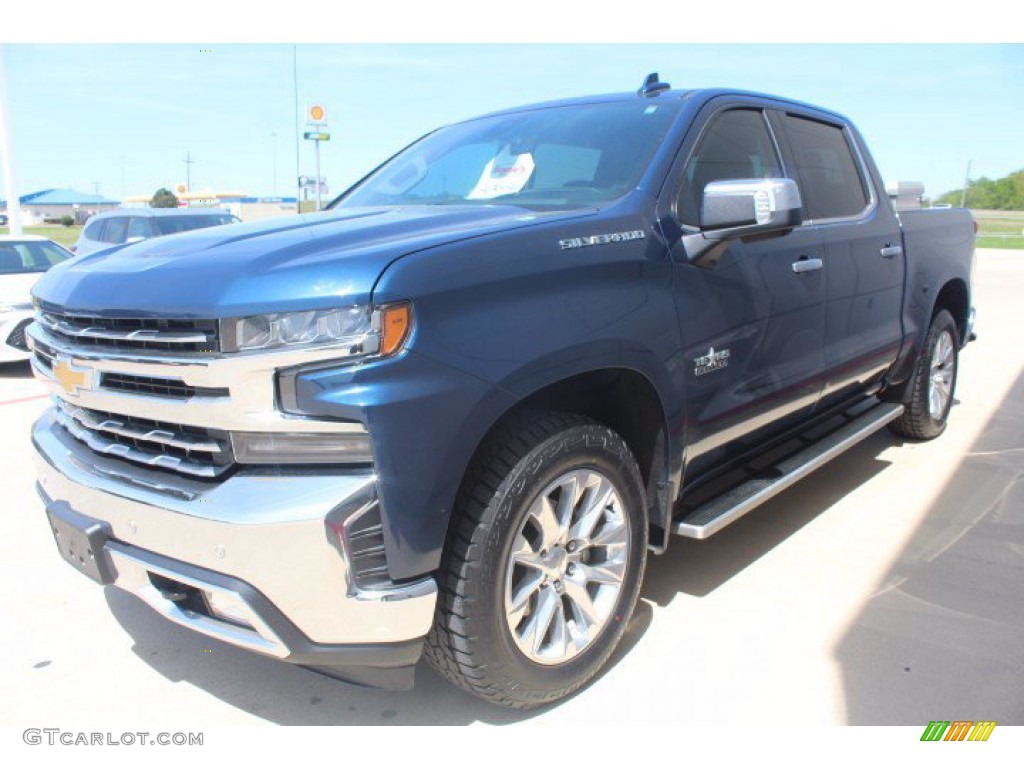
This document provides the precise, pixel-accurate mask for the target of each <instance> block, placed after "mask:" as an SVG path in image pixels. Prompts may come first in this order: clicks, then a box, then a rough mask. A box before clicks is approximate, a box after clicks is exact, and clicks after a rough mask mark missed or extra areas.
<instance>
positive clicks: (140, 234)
mask: <svg viewBox="0 0 1024 768" xmlns="http://www.w3.org/2000/svg"><path fill="white" fill-rule="evenodd" d="M237 221H239V219H238V217H237V216H232V215H231V214H230V213H228V212H227V211H223V210H219V209H203V208H124V209H121V210H116V211H105V212H103V213H98V214H96V215H95V216H93V217H92V218H91V219H89V221H88V222H87V223H86V225H85V228H84V229H82V234H81V235H80V236H79V237H78V242H77V243H75V245H74V246H73V247H72V248H71V250H72V251H74V252H75V253H76V254H77V255H79V256H84V255H87V254H90V253H95V252H96V251H101V250H103V249H104V248H112V247H113V246H115V245H122V244H124V243H135V242H138V241H139V240H148V239H149V238H151V237H161V236H163V235H174V234H177V233H178V232H188V231H189V230H192V229H203V228H204V227H218V226H220V225H222V224H233V223H235V222H237Z"/></svg>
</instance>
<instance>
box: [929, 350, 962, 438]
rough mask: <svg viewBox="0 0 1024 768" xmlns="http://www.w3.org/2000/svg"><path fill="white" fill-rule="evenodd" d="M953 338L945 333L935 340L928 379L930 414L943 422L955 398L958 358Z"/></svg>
mask: <svg viewBox="0 0 1024 768" xmlns="http://www.w3.org/2000/svg"><path fill="white" fill-rule="evenodd" d="M954 352H955V350H954V349H953V337H952V335H950V333H949V331H943V332H942V333H941V334H940V335H939V338H938V339H936V340H935V349H934V350H933V351H932V362H931V370H930V372H929V378H928V414H929V415H930V416H931V417H932V418H933V419H935V420H936V421H941V420H942V417H943V415H944V414H945V413H946V407H947V406H948V405H949V399H950V398H951V397H952V396H953V374H954V373H955V372H956V371H955V367H956V356H955V354H954Z"/></svg>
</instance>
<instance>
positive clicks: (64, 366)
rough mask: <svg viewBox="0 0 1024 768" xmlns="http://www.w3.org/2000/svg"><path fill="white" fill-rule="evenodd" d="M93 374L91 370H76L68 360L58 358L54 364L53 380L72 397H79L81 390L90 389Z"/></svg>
mask: <svg viewBox="0 0 1024 768" xmlns="http://www.w3.org/2000/svg"><path fill="white" fill-rule="evenodd" d="M91 373H92V371H91V370H90V369H89V368H76V367H75V366H74V365H73V364H72V362H71V361H70V360H68V359H66V358H58V359H57V360H56V361H55V362H54V364H53V378H55V379H56V380H57V381H58V382H59V383H60V385H61V386H62V387H63V388H64V391H65V392H67V393H68V394H71V395H77V394H78V392H79V390H82V389H89V380H90V379H91V378H92V377H91V375H90V374H91Z"/></svg>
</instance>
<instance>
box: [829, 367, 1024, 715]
mask: <svg viewBox="0 0 1024 768" xmlns="http://www.w3.org/2000/svg"><path fill="white" fill-rule="evenodd" d="M939 439H941V438H939ZM926 492H932V493H934V499H933V501H932V502H931V504H930V506H929V508H928V512H927V514H926V515H924V516H923V517H922V518H921V522H920V524H919V526H918V528H917V529H916V530H915V531H914V533H913V535H912V536H911V537H910V538H909V539H908V540H907V542H906V545H905V546H904V548H903V550H902V551H901V552H900V554H899V556H898V557H897V558H896V559H895V561H894V562H893V564H892V566H891V568H890V570H889V571H888V573H886V574H885V576H884V577H883V578H882V579H881V581H880V583H879V584H878V587H877V589H876V591H875V592H874V594H873V595H871V597H870V598H869V599H868V600H867V601H865V603H864V604H863V606H862V607H861V609H860V611H859V612H858V614H857V615H856V616H855V617H853V620H852V621H851V622H850V624H849V626H848V629H847V630H846V632H845V634H844V635H843V637H842V639H841V640H840V641H839V642H838V644H837V645H836V647H835V649H834V655H835V659H836V662H837V664H838V665H839V668H840V670H841V672H842V680H843V691H844V693H845V697H846V713H847V722H848V723H849V724H850V725H915V726H917V727H919V728H921V727H923V726H924V724H926V723H928V722H929V721H930V720H932V719H934V718H936V717H941V718H943V719H945V718H947V717H948V718H949V719H950V720H953V719H956V718H977V719H982V718H984V719H986V720H995V721H998V722H999V724H1000V725H1003V724H1004V723H1005V724H1008V725H1011V724H1012V725H1017V724H1021V723H1024V696H1022V695H1021V692H1022V691H1024V653H1022V649H1024V600H1022V599H1021V595H1022V594H1024V369H1022V372H1021V373H1020V374H1019V375H1018V376H1017V379H1016V381H1015V383H1014V384H1013V386H1012V387H1011V389H1010V390H1009V392H1008V394H1007V396H1006V397H1005V398H1004V399H1003V401H1002V402H1001V403H1000V404H999V406H998V407H997V408H996V409H995V410H994V411H993V412H992V416H991V417H990V419H989V421H988V422H987V423H986V424H985V426H984V428H983V429H982V430H981V431H980V433H979V434H978V437H977V438H976V439H975V441H974V443H973V444H972V446H971V447H970V449H969V450H968V451H967V452H966V453H964V454H963V456H962V457H961V459H960V462H959V464H958V466H957V468H956V470H955V471H953V472H951V473H949V475H948V477H947V479H946V482H945V483H944V484H942V485H941V487H940V486H938V485H936V486H935V488H934V489H927V491H926ZM936 713H939V714H936Z"/></svg>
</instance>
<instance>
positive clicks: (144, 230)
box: [128, 216, 151, 238]
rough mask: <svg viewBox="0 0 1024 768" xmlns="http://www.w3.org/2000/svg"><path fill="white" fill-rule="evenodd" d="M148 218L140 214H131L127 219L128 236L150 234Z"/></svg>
mask: <svg viewBox="0 0 1024 768" xmlns="http://www.w3.org/2000/svg"><path fill="white" fill-rule="evenodd" d="M150 234H151V233H150V231H149V220H148V219H144V218H143V217H141V216H132V217H131V218H130V219H128V237H129V238H132V237H141V238H147V237H149V236H150Z"/></svg>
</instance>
